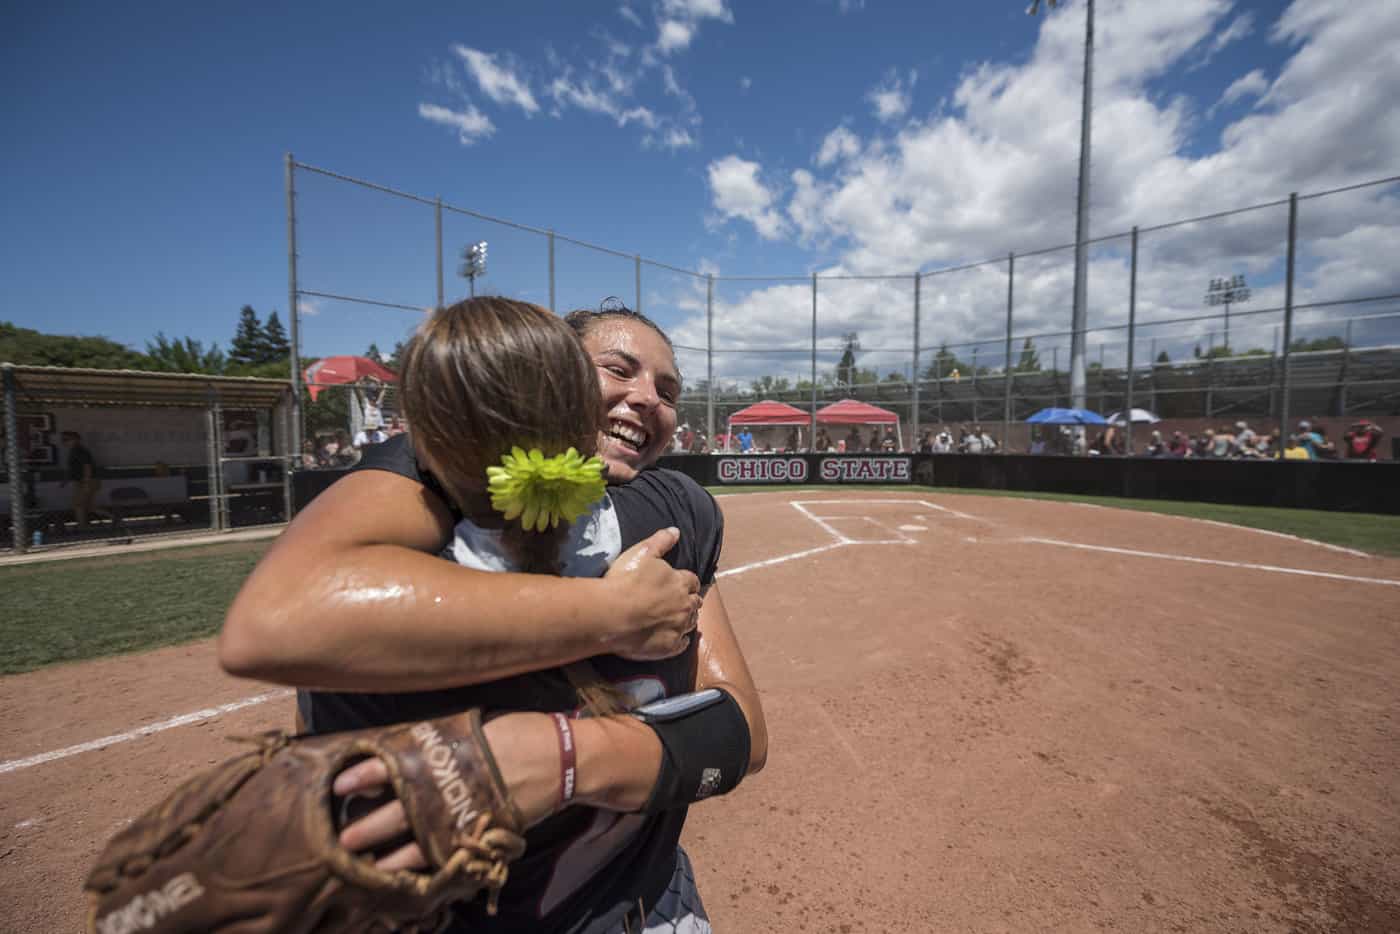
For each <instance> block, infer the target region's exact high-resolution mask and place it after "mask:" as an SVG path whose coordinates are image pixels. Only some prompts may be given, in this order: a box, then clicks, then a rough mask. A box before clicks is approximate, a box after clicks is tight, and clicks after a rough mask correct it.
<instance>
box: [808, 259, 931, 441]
mask: <svg viewBox="0 0 1400 934" xmlns="http://www.w3.org/2000/svg"><path fill="white" fill-rule="evenodd" d="M920 281H921V275H920V274H919V273H917V272H916V273H914V372H913V373H911V374H909V375H910V377H911V379H910V382H909V385H910V387H911V391H912V396H911V399H910V401H911V403H912V405H913V419H912V421H913V424H912V425H910V426H909V446H910V447H911V448H913V449H914V450H916V451H917V450H918V449H919V424H920V417H919V378H920V375H921V374H920V373H919V284H920ZM814 440H815V439H814ZM813 450H816V448H815V446H814V447H813Z"/></svg>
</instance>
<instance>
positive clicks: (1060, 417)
mask: <svg viewBox="0 0 1400 934" xmlns="http://www.w3.org/2000/svg"><path fill="white" fill-rule="evenodd" d="M1026 422H1027V424H1031V425H1107V424H1108V421H1107V420H1106V419H1105V418H1104V417H1103V416H1102V415H1100V414H1099V413H1097V412H1090V411H1089V410H1088V409H1057V408H1048V409H1041V410H1040V411H1039V412H1036V413H1035V414H1034V415H1032V416H1031V417H1030V418H1028V419H1026Z"/></svg>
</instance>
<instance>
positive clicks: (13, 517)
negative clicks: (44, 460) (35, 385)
mask: <svg viewBox="0 0 1400 934" xmlns="http://www.w3.org/2000/svg"><path fill="white" fill-rule="evenodd" d="M0 369H3V371H4V383H5V473H7V474H9V477H10V539H11V543H12V544H13V545H14V548H15V553H16V554H21V555H22V554H24V552H25V551H26V550H28V548H29V539H28V537H27V536H28V534H29V530H28V529H27V528H26V527H25V526H26V524H27V523H26V520H27V519H28V518H29V517H28V516H27V515H26V513H25V506H26V505H27V504H26V503H25V501H24V499H25V497H24V487H25V483H24V474H23V473H21V471H20V468H21V464H20V462H19V391H18V389H17V388H16V386H15V366H14V364H13V363H6V364H4V365H3V367H0Z"/></svg>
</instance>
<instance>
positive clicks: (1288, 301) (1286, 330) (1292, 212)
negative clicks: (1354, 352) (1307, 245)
mask: <svg viewBox="0 0 1400 934" xmlns="http://www.w3.org/2000/svg"><path fill="white" fill-rule="evenodd" d="M1297 246H1298V193H1297V192H1296V191H1295V192H1292V193H1291V194H1289V196H1288V266H1287V268H1286V270H1285V272H1284V279H1283V379H1282V382H1283V387H1282V389H1281V390H1280V392H1279V413H1278V428H1279V443H1278V446H1277V447H1278V450H1276V451H1275V452H1274V456H1275V457H1278V458H1282V457H1283V441H1284V439H1285V438H1287V437H1288V417H1289V415H1288V402H1289V399H1288V390H1289V378H1290V375H1291V374H1290V373H1289V371H1288V370H1289V367H1288V355H1289V353H1290V352H1291V347H1290V345H1291V344H1292V343H1293V266H1294V261H1295V258H1296V253H1297Z"/></svg>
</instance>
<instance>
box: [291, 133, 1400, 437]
mask: <svg viewBox="0 0 1400 934" xmlns="http://www.w3.org/2000/svg"><path fill="white" fill-rule="evenodd" d="M287 180H288V195H289V197H288V208H289V213H288V221H289V231H290V232H291V233H292V238H291V239H292V244H293V246H292V254H291V256H290V257H289V260H290V270H291V280H292V281H291V292H292V300H293V302H294V303H295V307H296V308H297V309H298V311H299V314H298V315H297V316H296V317H297V318H298V319H299V320H298V323H299V325H300V329H301V343H300V345H299V346H300V347H302V348H309V349H312V350H314V352H316V353H318V354H320V353H332V352H334V353H361V352H364V351H367V350H378V351H380V352H381V353H382V354H383V355H384V357H385V359H386V361H387V362H388V363H389V364H390V368H391V369H392V363H393V360H392V358H391V354H390V351H391V349H392V348H393V347H394V346H395V345H396V344H398V342H399V341H402V340H403V339H405V337H406V336H407V334H408V333H409V332H410V331H411V329H412V327H413V325H414V324H415V323H416V321H417V315H416V314H409V315H405V314H404V312H405V311H408V312H415V313H417V312H421V311H422V310H425V309H427V308H430V307H432V306H433V305H435V304H437V303H439V302H450V301H453V300H456V299H457V298H459V297H462V296H463V295H465V294H468V293H470V292H472V291H481V292H483V293H484V292H491V293H495V294H507V295H511V296H513V297H518V298H522V299H526V300H530V301H534V302H537V303H539V304H542V305H545V306H547V307H549V308H551V309H552V310H555V311H557V312H559V313H563V312H565V311H568V310H570V309H572V308H577V307H585V308H587V307H596V306H597V305H598V304H599V302H600V300H601V299H603V298H605V297H607V296H617V297H619V298H621V299H622V300H623V301H624V302H625V303H626V304H628V305H629V306H632V307H636V308H639V309H640V310H642V311H644V312H645V313H646V314H648V315H649V316H651V317H652V318H654V319H655V320H657V321H658V323H659V324H660V325H661V326H662V327H663V328H664V329H665V330H666V331H667V333H668V334H670V335H671V337H672V339H673V340H674V341H675V344H676V350H677V359H678V363H679V365H680V367H681V370H682V374H683V376H684V377H685V380H686V386H687V388H686V391H685V393H684V395H683V397H682V402H681V406H680V420H681V422H682V424H683V425H684V426H685V430H686V431H687V432H688V434H687V435H686V437H687V438H688V439H689V440H690V449H691V450H714V449H716V448H718V447H720V446H722V445H723V444H725V443H732V439H730V438H729V437H728V435H729V434H730V432H729V431H728V426H729V419H730V417H731V416H733V415H734V414H735V413H737V412H741V411H743V410H744V409H746V408H747V407H749V406H751V405H753V404H754V403H756V402H758V401H761V400H773V401H779V402H783V403H787V404H789V405H792V406H794V407H796V408H798V409H801V410H802V411H804V412H805V413H807V415H808V417H809V422H808V424H807V425H805V426H801V425H792V424H787V425H779V426H771V427H764V426H759V427H758V428H755V429H752V430H751V433H752V434H754V436H755V441H754V447H755V448H756V449H759V450H762V449H764V448H772V449H774V450H778V449H784V448H787V447H791V446H798V447H804V448H805V447H810V446H811V445H812V443H813V439H814V438H820V437H821V436H820V435H818V434H816V433H815V432H816V431H817V429H818V428H819V427H820V426H819V425H818V424H817V418H816V416H817V415H818V414H819V413H820V410H821V409H823V408H825V407H826V406H828V405H831V404H833V403H836V402H838V401H841V400H844V399H854V400H857V401H859V402H862V403H867V404H868V405H870V406H873V407H875V408H878V409H880V410H883V411H884V412H886V413H894V415H895V416H897V418H898V431H897V436H898V438H899V444H900V445H901V446H903V447H905V448H912V447H915V446H916V445H917V444H918V442H919V441H920V439H921V438H923V437H924V436H925V435H926V434H933V435H936V434H938V433H939V432H940V430H946V431H947V432H948V433H949V434H951V435H953V436H954V437H955V438H956V437H957V436H958V435H960V434H962V433H963V432H965V431H966V432H969V433H970V432H971V429H973V428H974V427H976V426H981V427H982V429H983V433H985V434H988V435H991V436H992V437H993V438H994V439H995V440H996V442H997V448H998V449H1000V450H1020V451H1024V450H1028V449H1030V448H1031V447H1032V445H1033V444H1034V443H1035V436H1034V434H1033V432H1032V429H1031V427H1030V426H1028V425H1027V423H1026V421H1025V420H1026V419H1027V417H1029V416H1031V415H1032V414H1033V413H1035V412H1036V411H1038V410H1040V409H1043V408H1046V407H1067V406H1071V405H1075V404H1078V405H1079V406H1082V407H1084V408H1088V409H1091V410H1093V411H1095V412H1097V413H1099V414H1103V415H1108V414H1112V413H1116V412H1128V411H1129V410H1132V409H1141V410H1143V411H1142V412H1141V413H1139V417H1140V418H1148V417H1149V416H1150V417H1151V418H1161V419H1164V420H1165V421H1164V422H1163V423H1162V424H1163V426H1164V427H1174V426H1180V427H1187V428H1189V429H1190V430H1192V431H1195V430H1198V429H1201V430H1203V429H1204V427H1205V426H1206V425H1208V424H1212V423H1215V422H1219V421H1228V422H1231V423H1233V422H1235V421H1238V420H1246V419H1248V420H1252V421H1253V422H1254V423H1255V424H1256V425H1257V426H1258V427H1259V428H1260V429H1262V430H1264V431H1265V432H1266V433H1267V432H1268V431H1269V430H1271V429H1282V430H1283V432H1284V434H1286V433H1287V431H1288V426H1289V425H1290V424H1291V422H1292V421H1293V420H1295V419H1297V418H1298V417H1301V416H1307V417H1312V418H1316V417H1319V416H1325V417H1330V418H1332V419H1340V420H1345V419H1349V418H1352V417H1355V416H1360V415H1366V416H1391V415H1400V273H1397V272H1396V271H1395V270H1394V269H1393V263H1391V262H1390V261H1389V260H1388V259H1387V257H1389V256H1392V255H1393V252H1394V248H1395V245H1396V243H1397V238H1398V237H1400V200H1397V189H1398V188H1400V186H1397V182H1400V178H1387V179H1378V180H1374V181H1369V182H1366V183H1363V184H1360V185H1354V186H1349V187H1347V188H1344V189H1337V190H1333V191H1327V192H1319V193H1314V194H1305V195H1295V196H1289V197H1288V198H1285V199H1280V200H1277V201H1274V202H1270V203H1266V204H1261V205H1254V206H1250V207H1245V208H1240V209H1236V210H1229V211H1223V212H1219V213H1214V214H1210V215H1206V216H1202V217H1196V218H1190V219H1187V220H1181V221H1174V222H1171V223H1165V224H1157V225H1154V226H1143V227H1141V228H1133V229H1131V230H1127V231H1124V232H1122V233H1115V234H1111V235H1107V236H1100V237H1096V238H1094V239H1093V240H1092V241H1090V242H1089V243H1088V244H1087V245H1086V248H1087V249H1088V251H1089V253H1088V262H1087V275H1088V289H1087V292H1088V304H1087V313H1086V322H1087V323H1086V327H1085V329H1084V331H1083V332H1082V333H1080V334H1074V333H1073V332H1071V331H1069V330H1067V329H1066V327H1065V326H1066V325H1067V324H1068V323H1069V322H1070V320H1071V315H1070V310H1071V305H1072V300H1073V291H1074V289H1073V285H1074V278H1073V277H1074V255H1073V254H1074V248H1073V244H1065V245H1061V246H1056V247H1051V248H1047V249H1036V250H1025V251H1020V252H1008V253H1007V254H1006V255H1005V256H1002V257H1000V258H994V259H989V260H985V261H980V262H969V263H961V264H957V265H954V266H950V267H948V268H943V269H930V270H920V271H918V272H911V273H909V274H906V275H857V274H855V273H853V272H851V271H850V270H848V269H845V268H840V267H837V268H833V269H831V270H829V271H827V272H818V273H817V274H816V275H811V274H804V275H791V276H726V275H719V274H712V273H709V272H706V271H699V270H688V269H683V268H680V267H677V266H671V265H667V264H664V263H658V262H655V261H653V260H649V259H646V258H643V257H640V256H638V255H636V254H633V253H628V252H625V251H620V250H614V249H610V248H607V247H602V246H598V245H597V244H592V243H588V242H586V241H583V240H579V239H577V238H574V237H569V236H565V235H563V234H560V233H556V232H555V231H552V230H550V229H547V228H544V227H535V226H530V225H526V224H520V223H516V222H513V221H509V220H506V219H504V218H501V217H496V216H491V215H489V214H486V213H484V212H479V211H472V210H467V209H465V208H461V207H458V206H455V205H451V204H448V203H446V202H443V201H442V200H441V199H439V198H436V197H431V198H430V197H425V196H421V195H414V194H409V193H407V192H403V191H398V190H394V189H391V188H388V187H386V186H382V185H376V184H373V183H369V182H365V181H362V180H359V179H353V178H350V177H348V176H344V175H340V174H338V173H333V172H329V171H327V170H324V169H320V168H316V167H314V166H309V165H304V164H301V163H297V162H295V161H293V160H292V158H291V157H290V156H289V157H288V160H287ZM298 225H301V227H302V228H303V230H302V232H301V233H300V234H298V233H297V231H298ZM306 228H311V229H314V235H312V233H311V230H308V229H306ZM1008 239H1010V238H1009V237H1008ZM483 241H484V242H486V243H487V244H489V249H488V250H486V251H484V253H485V255H486V257H487V262H486V266H485V272H484V276H483V275H477V274H476V273H477V269H476V268H475V267H471V268H464V269H463V270H462V271H463V272H470V273H472V275H471V276H470V278H469V279H463V278H459V277H457V276H454V275H453V273H454V272H455V271H457V269H458V266H459V265H460V264H461V259H460V258H459V257H460V254H461V253H462V251H463V249H464V248H466V247H468V246H469V245H471V244H477V243H481V242H483ZM308 286H314V287H308ZM366 309H368V311H366ZM1077 347H1078V351H1077ZM1076 352H1078V353H1079V355H1080V360H1079V361H1076V360H1075V359H1074V357H1075V355H1076ZM1076 362H1077V363H1078V364H1079V369H1080V370H1081V371H1082V373H1083V382H1082V386H1076V385H1075V379H1074V373H1075V370H1076ZM339 392H340V393H341V395H343V396H345V397H346V400H347V404H342V405H341V406H340V408H343V409H345V411H344V412H343V413H341V412H339V410H338V409H337V410H336V413H335V414H334V415H333V416H332V415H328V414H327V411H328V410H325V409H322V410H318V411H313V407H312V406H311V405H310V404H309V403H304V406H303V408H304V411H303V413H302V420H301V422H300V424H301V427H302V430H303V432H304V433H305V434H306V435H307V436H309V437H310V438H312V439H314V440H312V444H311V447H312V448H313V450H315V451H319V450H321V448H322V447H324V444H323V440H324V438H325V436H326V434H327V433H330V434H334V433H335V432H337V431H340V432H343V433H344V434H348V435H349V436H350V437H351V440H352V442H353V438H354V435H355V434H356V427H355V423H354V422H353V418H354V412H355V411H356V406H355V405H353V404H348V403H350V402H353V401H354V397H355V396H356V395H357V394H359V395H362V392H361V391H360V390H358V389H348V390H347V389H343V388H342V389H341V390H339ZM303 399H304V400H305V399H306V397H305V395H304V394H303ZM360 410H361V411H362V410H363V404H361V406H360ZM385 411H386V412H391V411H392V408H391V404H390V407H389V408H386V410H385ZM882 417H888V416H882ZM1124 418H1125V419H1126V416H1124ZM822 421H825V418H824V417H823V419H822ZM831 427H832V428H834V429H835V430H836V431H837V432H838V433H839V434H840V435H841V436H842V440H844V441H849V443H851V444H859V445H862V446H863V447H868V446H871V445H878V444H880V443H883V442H884V435H885V433H884V431H883V429H882V428H879V427H876V425H875V423H873V422H872V424H871V425H870V426H856V427H855V429H854V431H853V430H852V428H851V426H850V425H848V424H846V423H844V422H843V423H840V424H839V425H835V426H831ZM1125 428H1126V430H1125V431H1124V432H1123V434H1125V435H1127V436H1128V443H1129V444H1133V442H1132V439H1131V435H1132V432H1133V430H1134V426H1133V424H1132V422H1131V421H1129V422H1128V424H1127V425H1126V426H1125ZM1137 430H1138V431H1139V432H1142V431H1143V430H1144V427H1143V426H1142V425H1141V424H1139V425H1138V426H1137ZM828 436H829V437H831V440H832V443H833V445H834V443H835V438H834V436H833V435H832V434H831V432H828ZM1140 441H1141V439H1139V442H1140ZM1121 443H1122V442H1121V441H1120V444H1121ZM1137 446H1140V443H1139V444H1138V445H1137ZM304 453H307V452H306V451H305V450H304Z"/></svg>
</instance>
